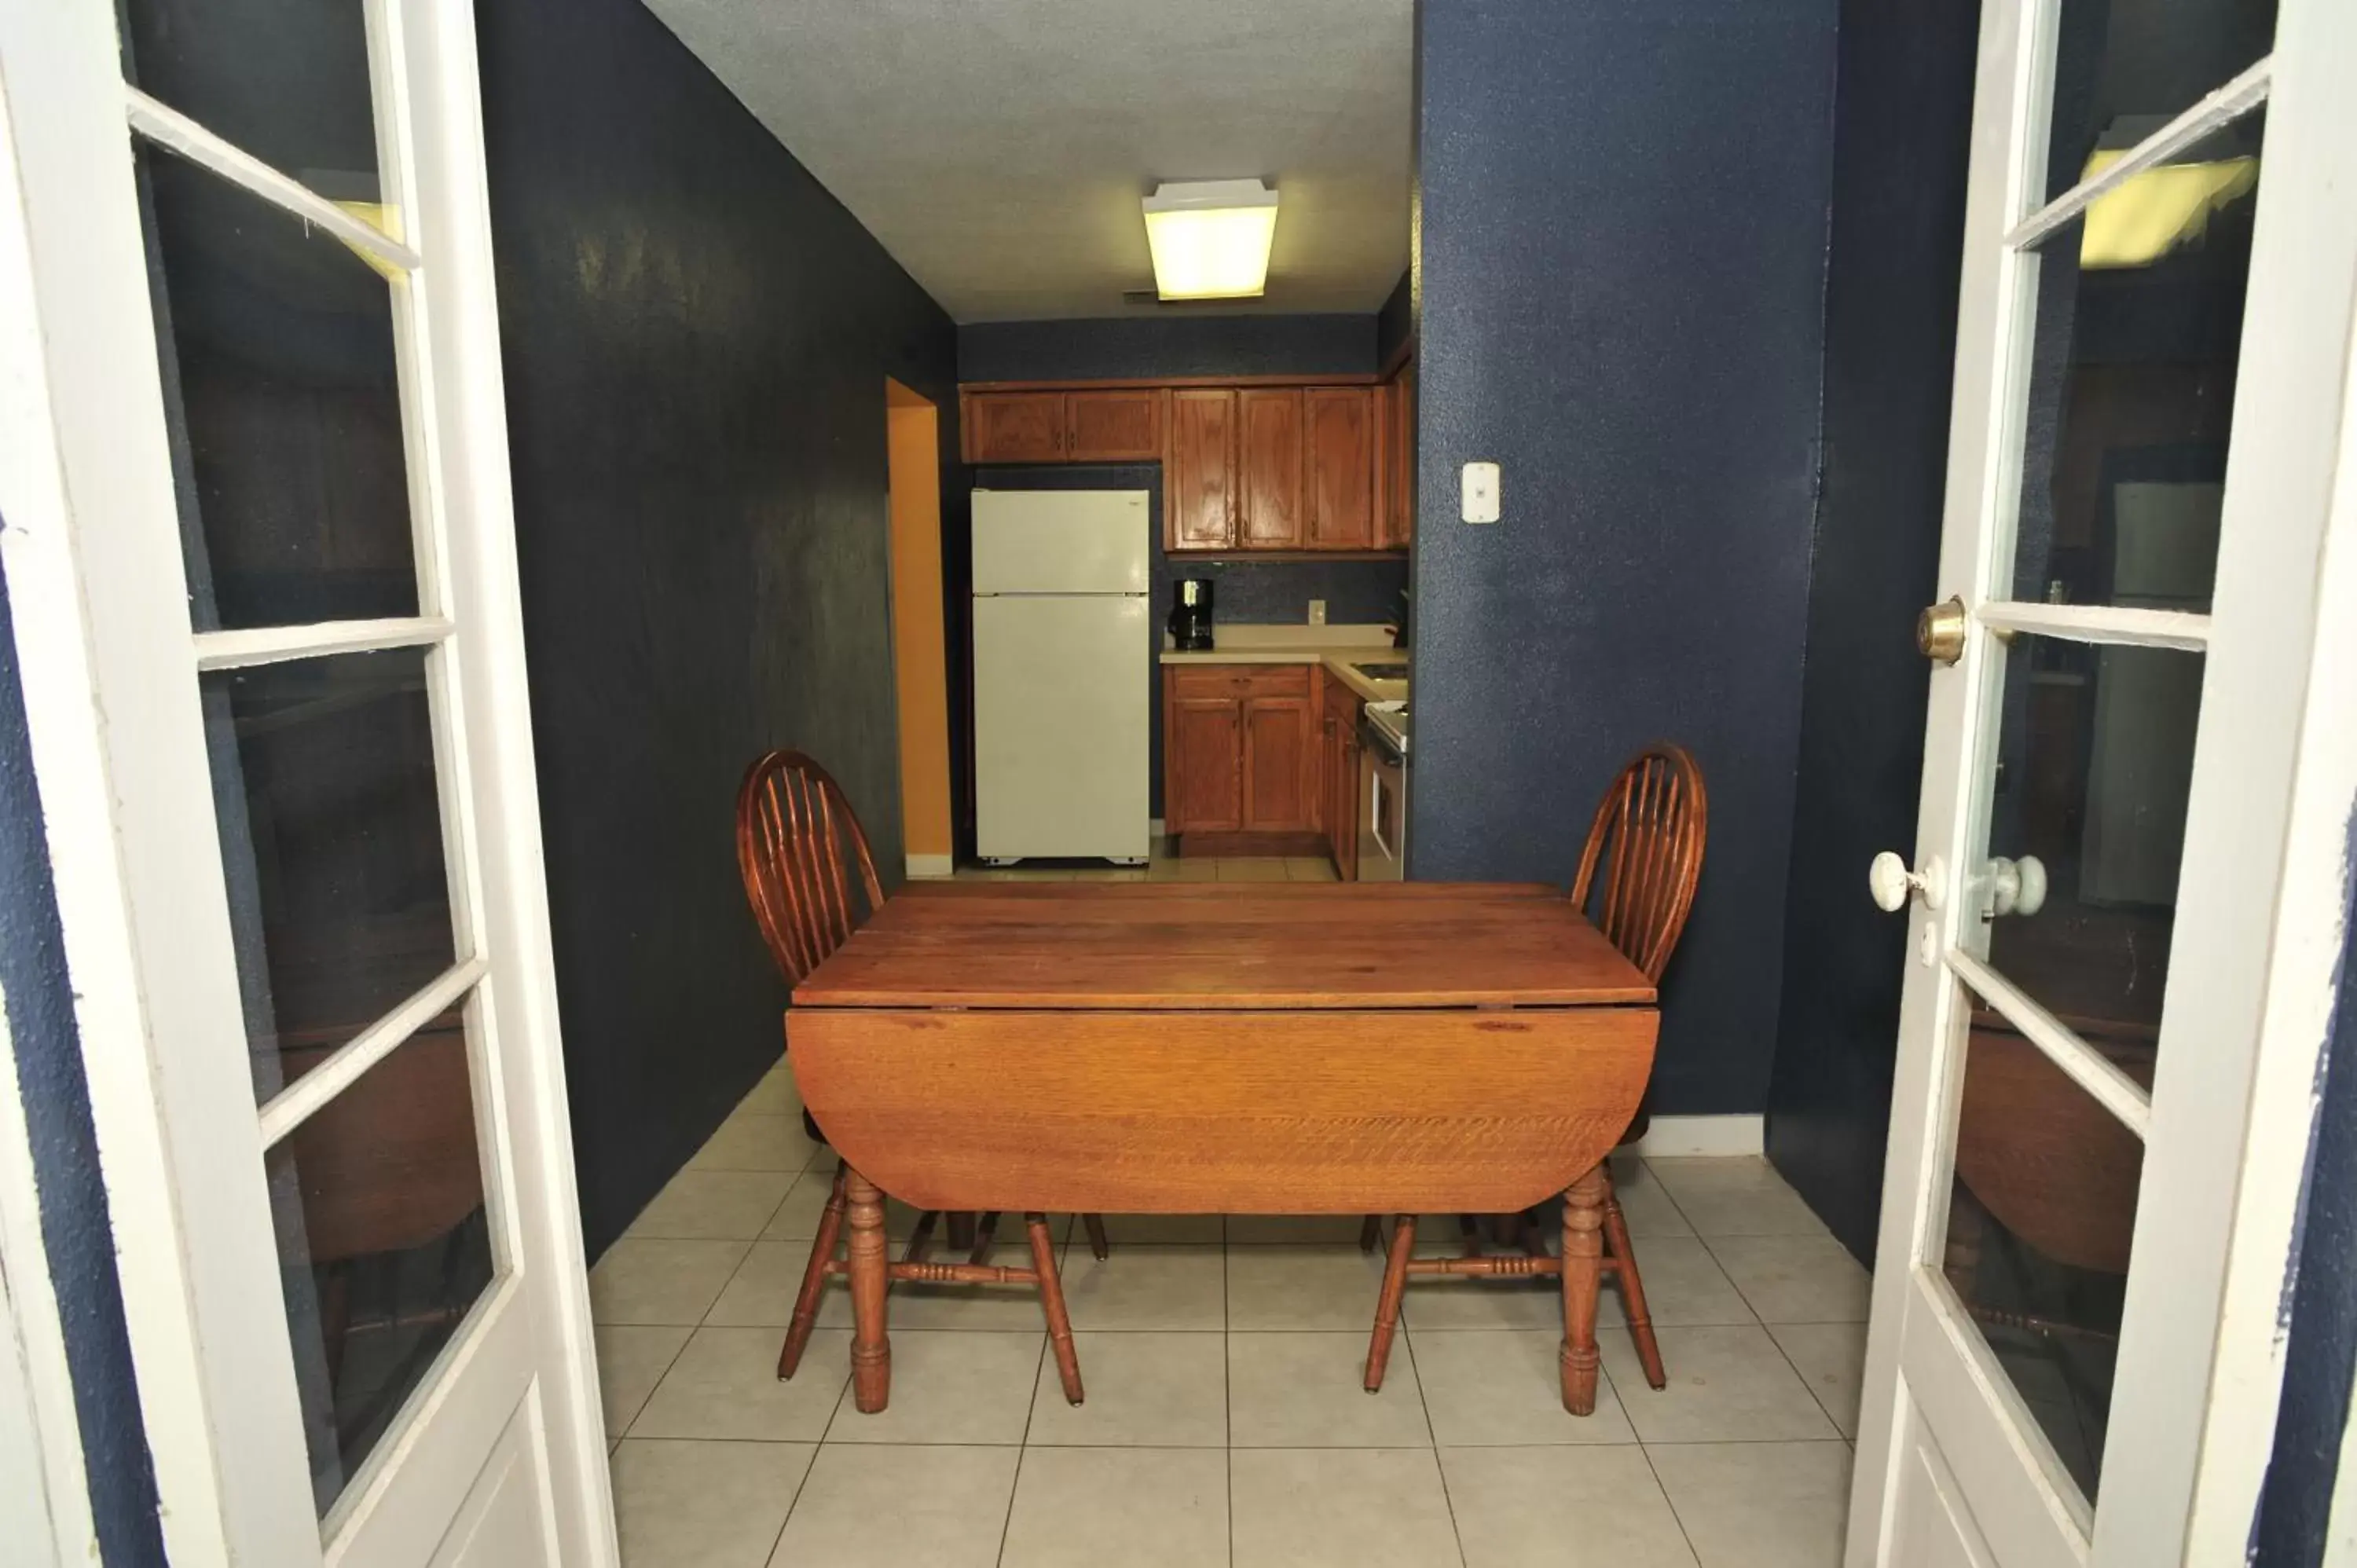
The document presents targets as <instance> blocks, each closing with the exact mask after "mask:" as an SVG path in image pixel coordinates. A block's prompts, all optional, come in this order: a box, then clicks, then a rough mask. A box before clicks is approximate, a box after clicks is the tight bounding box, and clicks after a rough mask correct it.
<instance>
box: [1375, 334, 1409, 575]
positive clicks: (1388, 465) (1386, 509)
mask: <svg viewBox="0 0 2357 1568" xmlns="http://www.w3.org/2000/svg"><path fill="white" fill-rule="evenodd" d="M1382 390H1383V442H1382V446H1383V510H1382V515H1381V518H1380V526H1379V527H1378V529H1377V532H1376V539H1375V542H1376V544H1377V545H1378V546H1379V547H1381V548H1383V549H1385V550H1402V549H1405V548H1406V547H1407V544H1408V542H1409V541H1410V540H1411V539H1413V538H1414V537H1415V360H1408V361H1407V362H1406V363H1405V364H1403V365H1402V366H1400V368H1399V370H1398V371H1397V372H1396V373H1394V375H1393V377H1392V379H1391V380H1390V381H1385V382H1384V383H1383V389H1382Z"/></svg>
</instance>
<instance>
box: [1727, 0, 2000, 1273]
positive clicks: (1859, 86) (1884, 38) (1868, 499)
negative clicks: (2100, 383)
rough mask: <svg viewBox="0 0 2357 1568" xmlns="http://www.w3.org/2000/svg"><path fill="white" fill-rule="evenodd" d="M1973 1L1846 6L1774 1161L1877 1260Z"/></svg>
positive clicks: (1942, 467) (1967, 118)
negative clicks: (1893, 867)
mask: <svg viewBox="0 0 2357 1568" xmlns="http://www.w3.org/2000/svg"><path fill="white" fill-rule="evenodd" d="M1979 25H1980V15H1979V5H1978V0H1914V3H1912V4H1910V5H1904V6H1898V5H1890V4H1889V0H1845V3H1844V4H1843V5H1842V17H1841V75H1840V85H1839V87H1838V89H1837V91H1836V94H1835V129H1834V176H1833V233H1832V240H1833V248H1832V253H1831V255H1830V257H1829V259H1828V263H1827V266H1826V277H1825V376H1824V489H1823V493H1822V495H1821V496H1820V498H1819V500H1818V504H1817V517H1816V543H1815V549H1814V566H1813V570H1812V573H1811V578H1810V585H1809V609H1808V643H1807V654H1806V659H1805V663H1804V666H1803V676H1802V685H1801V749H1800V775H1799V787H1798V789H1797V791H1796V802H1795V807H1794V811H1793V815H1792V873H1791V875H1790V877H1789V878H1788V880H1787V882H1786V884H1785V888H1784V930H1785V933H1786V940H1785V943H1784V976H1783V985H1782V1004H1781V1011H1780V1015H1779V1017H1778V1019H1777V1026H1776V1067H1775V1074H1774V1077H1773V1078H1772V1079H1771V1080H1770V1086H1769V1097H1768V1153H1769V1156H1770V1158H1771V1159H1773V1160H1774V1161H1775V1162H1776V1165H1777V1167H1778V1169H1779V1170H1781V1172H1782V1173H1783V1174H1784V1176H1785V1177H1786V1178H1787V1179H1788V1180H1790V1181H1791V1182H1792V1185H1793V1186H1794V1187H1798V1188H1799V1189H1800V1191H1801V1193H1802V1194H1803V1196H1804V1197H1807V1198H1808V1200H1809V1202H1810V1204H1811V1205H1812V1207H1813V1208H1815V1209H1816V1211H1817V1212H1818V1213H1819V1214H1820V1215H1822V1216H1824V1219H1825V1221H1826V1223H1827V1224H1828V1225H1830V1226H1831V1227H1832V1228H1833V1230H1834V1233H1835V1235H1837V1236H1839V1237H1840V1238H1841V1239H1842V1240H1843V1241H1844V1242H1846V1244H1847V1245H1848V1246H1849V1249H1850V1250H1851V1251H1854V1252H1856V1253H1857V1255H1858V1256H1860V1257H1861V1258H1865V1259H1868V1260H1871V1259H1872V1257H1873V1255H1874V1234H1875V1226H1876V1222H1877V1219H1878V1209H1879V1207H1880V1198H1881V1191H1882V1151H1883V1143H1884V1135H1885V1132H1886V1130H1887V1128H1888V1126H1889V1119H1890V1075H1891V1069H1892V1063H1893V1061H1894V1059H1895V1054H1896V1047H1897V1041H1898V1035H1899V990H1900V983H1901V982H1902V980H1903V979H1904V976H1905V974H1906V952H1905V946H1906V939H1907V922H1906V921H1905V920H1904V919H1902V918H1899V917H1896V916H1891V915H1886V914H1884V913H1883V912H1882V911H1881V910H1879V909H1878V908H1875V907H1874V905H1873V903H1872V902H1871V901H1869V900H1868V899H1867V897H1866V870H1865V868H1866V865H1867V862H1868V861H1870V860H1871V859H1873V857H1874V855H1875V854H1876V853H1877V852H1878V851H1880V850H1886V849H1895V850H1898V851H1900V853H1901V854H1905V853H1907V852H1908V850H1909V849H1910V846H1911V845H1912V844H1913V843H1914V842H1915V807H1916V795H1917V790H1918V788H1919V786H1920V783H1921V773H1922V765H1923V708H1924V702H1925V699H1926V696H1927V694H1928V691H1929V687H1928V682H1929V680H1930V675H1929V667H1928V666H1927V665H1926V664H1925V663H1924V661H1923V658H1922V655H1921V654H1920V653H1918V652H1916V651H1915V642H1914V628H1915V614H1916V612H1917V611H1918V610H1919V609H1921V607H1923V606H1925V605H1927V604H1929V603H1931V602H1932V600H1933V599H1934V598H1936V597H1938V595H1937V594H1936V593H1935V592H1934V591H1933V587H1932V584H1933V580H1934V577H1935V575H1936V573H1937V571H1938V567H1939V555H1940V513H1941V505H1942V494H1943V489H1944V486H1945V481H1946V472H1947V449H1948V385H1949V377H1950V373H1951V371H1952V369H1953V360H1954V355H1955V336H1956V284H1957V269H1958V266H1959V263H1960V261H1961V258H1962V256H1963V253H1964V176H1965V166H1966V162H1967V156H1968V153H1969V150H1970V149H1969V145H1968V143H1969V139H1970V135H1971V130H1972V104H1973V65H1974V59H1975V53H1976V49H1975V38H1976V37H1977V34H1978V28H1979Z"/></svg>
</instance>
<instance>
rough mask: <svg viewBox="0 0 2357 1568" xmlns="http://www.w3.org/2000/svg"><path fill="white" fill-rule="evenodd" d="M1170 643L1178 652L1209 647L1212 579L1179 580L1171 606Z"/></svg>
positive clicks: (1185, 578)
mask: <svg viewBox="0 0 2357 1568" xmlns="http://www.w3.org/2000/svg"><path fill="white" fill-rule="evenodd" d="M1170 640H1171V642H1172V643H1173V645H1175V646H1176V647H1179V648H1180V649H1185V650H1194V651H1200V650H1205V649H1208V648H1210V647H1211V578H1209V577H1181V578H1179V582H1178V585H1177V596H1176V599H1175V601H1174V602H1173V603H1172V605H1171V606H1170Z"/></svg>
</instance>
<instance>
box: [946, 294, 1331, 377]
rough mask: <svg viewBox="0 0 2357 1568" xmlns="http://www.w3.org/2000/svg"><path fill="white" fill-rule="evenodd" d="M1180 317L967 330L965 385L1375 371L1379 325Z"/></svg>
mask: <svg viewBox="0 0 2357 1568" xmlns="http://www.w3.org/2000/svg"><path fill="white" fill-rule="evenodd" d="M1174 309H1176V310H1177V314H1173V315H1168V316H1124V317H1104V318H1101V319H1093V320H1081V321H985V322H976V323H973V324H970V325H968V326H964V327H961V328H958V380H960V381H1114V380H1119V379H1122V378H1125V377H1133V376H1135V377H1146V376H1172V377H1177V376H1347V375H1368V374H1372V372H1373V371H1374V369H1375V318H1374V317H1372V316H1198V315H1195V314H1193V312H1192V310H1191V309H1187V308H1181V307H1174Z"/></svg>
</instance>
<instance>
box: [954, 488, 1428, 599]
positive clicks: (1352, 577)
mask: <svg viewBox="0 0 2357 1568" xmlns="http://www.w3.org/2000/svg"><path fill="white" fill-rule="evenodd" d="M974 488H975V489H1000V490H1138V489H1142V490H1146V491H1147V492H1149V493H1150V494H1151V495H1152V497H1153V499H1152V500H1151V501H1150V502H1149V503H1148V508H1149V510H1151V511H1152V513H1153V528H1154V554H1153V584H1154V618H1155V624H1156V625H1157V626H1159V625H1160V624H1161V623H1162V621H1163V620H1164V618H1167V617H1168V615H1169V613H1170V602H1171V585H1172V584H1173V583H1174V582H1176V581H1177V580H1178V579H1179V578H1181V577H1209V578H1211V580H1212V583H1213V584H1214V586H1213V588H1212V590H1211V594H1212V613H1213V615H1214V617H1215V618H1216V619H1217V620H1219V621H1225V622H1228V623H1230V624H1234V625H1261V624H1267V625H1279V624H1284V623H1287V622H1295V621H1306V620H1308V618H1309V601H1310V600H1312V599H1324V600H1325V601H1326V619H1327V620H1328V621H1329V623H1332V624H1335V625H1344V624H1351V623H1357V624H1365V623H1369V622H1374V621H1396V620H1398V619H1399V618H1400V611H1401V609H1402V607H1403V601H1402V600H1401V598H1400V594H1401V591H1402V590H1403V589H1405V587H1406V586H1407V562H1406V561H1405V560H1396V561H1254V560H1251V559H1249V558H1241V557H1231V558H1228V559H1224V560H1222V559H1214V560H1205V559H1203V558H1201V557H1200V556H1193V555H1184V556H1179V557H1178V558H1177V559H1175V560H1174V559H1172V558H1171V557H1169V556H1168V555H1166V554H1164V553H1163V552H1162V467H1161V465H1159V464H1157V463H1106V464H1089V465H1082V466H1076V467H1056V468H976V469H974Z"/></svg>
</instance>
